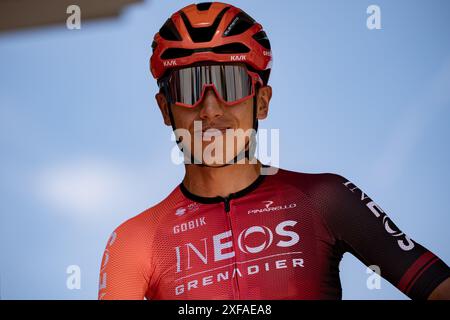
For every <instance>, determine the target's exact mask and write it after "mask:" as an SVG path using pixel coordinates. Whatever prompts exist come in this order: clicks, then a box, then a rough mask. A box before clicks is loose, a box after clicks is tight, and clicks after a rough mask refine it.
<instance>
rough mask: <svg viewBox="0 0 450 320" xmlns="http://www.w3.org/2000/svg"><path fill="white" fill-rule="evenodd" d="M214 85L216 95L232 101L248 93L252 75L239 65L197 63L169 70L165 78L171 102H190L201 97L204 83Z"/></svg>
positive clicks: (190, 103)
mask: <svg viewBox="0 0 450 320" xmlns="http://www.w3.org/2000/svg"><path fill="white" fill-rule="evenodd" d="M210 84H212V85H214V87H215V89H216V91H217V93H218V94H219V95H220V98H221V99H222V100H223V101H225V102H227V103H231V102H235V101H238V100H240V99H243V98H245V97H248V96H250V95H251V94H252V89H253V88H252V79H251V77H250V75H249V73H248V71H247V68H246V67H245V66H243V65H224V64H222V65H200V66H194V67H188V68H183V69H178V70H173V71H172V73H171V74H170V76H169V78H168V79H167V82H166V86H167V94H168V95H169V100H170V102H171V103H177V102H178V103H181V104H184V105H188V106H193V105H194V104H195V103H196V102H198V101H199V100H200V99H201V98H202V93H203V87H204V85H210Z"/></svg>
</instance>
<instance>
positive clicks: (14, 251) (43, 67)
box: [0, 0, 450, 299]
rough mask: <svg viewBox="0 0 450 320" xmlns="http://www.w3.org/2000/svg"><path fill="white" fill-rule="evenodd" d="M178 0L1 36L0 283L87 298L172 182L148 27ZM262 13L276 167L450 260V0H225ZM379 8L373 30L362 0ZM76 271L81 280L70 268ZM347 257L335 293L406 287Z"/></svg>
mask: <svg viewBox="0 0 450 320" xmlns="http://www.w3.org/2000/svg"><path fill="white" fill-rule="evenodd" d="M189 3H191V2H188V1H158V2H157V1H150V2H149V1H147V2H145V3H144V4H143V5H142V4H141V5H135V6H131V7H130V8H129V9H127V10H126V11H125V12H124V13H123V14H122V15H121V16H120V18H118V19H107V20H102V21H97V22H86V23H83V22H82V28H81V30H68V29H66V28H65V25H61V26H54V27H46V28H42V29H37V30H33V31H21V32H13V33H4V34H0V147H1V149H0V150H1V155H2V156H1V158H0V164H1V166H0V174H1V180H0V194H1V196H0V197H1V202H0V212H1V216H0V222H1V223H0V250H1V260H0V295H1V298H3V299H80V298H81V299H95V298H96V294H97V284H98V271H99V265H100V259H101V255H102V252H103V249H104V246H105V244H106V240H107V238H108V236H109V234H110V232H111V231H112V230H113V229H114V228H115V227H116V226H117V225H118V224H120V223H121V222H122V221H124V220H125V219H127V218H129V217H132V216H134V215H136V214H138V213H139V212H141V211H143V210H145V209H146V208H148V207H150V206H152V205H154V204H156V203H157V202H159V201H160V200H162V199H163V198H164V197H165V196H166V195H167V194H168V193H169V192H170V191H171V190H172V189H173V188H174V187H175V186H176V185H177V184H178V183H179V182H180V181H181V179H182V176H183V172H184V169H183V167H182V166H175V165H173V164H172V163H171V161H170V151H171V150H172V147H173V142H172V141H171V139H170V137H171V130H170V128H169V127H166V126H164V125H163V122H162V117H161V115H160V114H159V111H158V108H157V106H156V103H155V100H154V94H155V92H156V89H157V87H156V84H155V81H154V80H153V78H152V77H151V75H150V73H149V68H148V59H149V56H150V54H151V47H150V45H151V42H152V38H153V35H154V33H155V32H157V30H158V29H159V27H160V26H161V25H162V24H163V23H164V21H165V20H166V19H167V18H168V17H169V16H170V14H171V13H172V12H174V11H176V10H177V9H179V8H181V7H182V6H184V5H187V4H189ZM230 3H232V4H235V5H236V6H238V7H241V8H242V9H244V10H245V11H247V12H248V13H249V14H250V15H251V16H252V17H254V18H255V19H257V20H258V21H259V22H260V23H262V24H263V25H264V28H265V30H266V31H267V34H268V36H269V38H270V40H271V44H272V48H273V56H274V62H273V71H272V75H271V79H270V84H271V85H272V87H273V99H272V102H271V106H270V107H271V109H270V113H269V117H268V119H267V120H265V121H263V122H261V123H260V126H261V127H262V128H278V129H280V166H281V167H283V168H286V169H290V170H295V171H302V172H335V173H338V174H341V175H343V176H345V177H347V178H348V179H350V180H352V181H353V182H354V183H355V184H357V185H358V186H359V187H360V188H361V189H363V190H364V191H365V192H366V193H368V194H369V196H370V197H371V198H372V199H374V200H375V201H376V202H377V203H378V204H379V205H380V206H381V207H382V208H383V209H384V211H386V212H387V213H388V214H389V216H390V217H391V218H392V220H393V221H394V222H395V223H396V224H397V225H398V226H399V227H400V228H401V229H402V230H403V231H405V232H406V233H408V234H409V235H410V236H411V237H412V238H413V239H415V240H416V241H418V242H419V243H421V244H422V245H424V246H426V247H428V248H429V249H430V250H432V251H433V252H434V253H436V254H437V255H438V256H440V257H441V258H442V259H443V260H444V261H446V262H447V264H448V263H450V250H449V243H450V241H449V240H450V236H449V234H448V230H449V227H450V217H449V213H450V205H449V203H448V202H447V201H446V200H447V199H448V192H449V189H448V186H447V181H449V179H450V169H449V167H448V163H450V153H449V142H448V140H449V137H450V131H449V126H448V123H449V119H450V90H449V89H450V42H449V41H448V39H450V28H449V27H448V16H447V13H448V12H450V11H449V9H450V3H449V2H448V1H444V0H442V1H437V0H434V1H425V0H423V1H400V0H398V1H376V2H373V1H361V0H352V1H317V0H316V1H293V0H292V1H283V2H282V5H281V4H280V1H264V4H263V5H262V2H261V1H256V0H247V1H230ZM371 4H377V5H379V6H380V8H381V19H382V20H381V21H382V29H381V30H368V29H367V27H366V19H367V14H366V8H367V7H368V6H369V5H371ZM69 265H78V266H80V269H81V289H79V290H69V289H67V287H66V279H67V276H68V275H67V274H66V268H67V267H68V266H69ZM366 279H367V274H366V268H365V267H364V265H363V264H362V263H360V262H359V261H358V260H357V259H356V258H354V257H353V256H351V255H349V254H346V255H345V256H344V259H343V261H342V264H341V281H342V287H343V297H344V298H345V299H381V298H383V299H405V298H406V296H405V295H403V294H402V293H401V292H399V291H398V290H397V289H395V287H393V286H392V285H390V284H389V283H387V282H386V281H383V282H382V287H381V289H380V290H368V289H367V287H366Z"/></svg>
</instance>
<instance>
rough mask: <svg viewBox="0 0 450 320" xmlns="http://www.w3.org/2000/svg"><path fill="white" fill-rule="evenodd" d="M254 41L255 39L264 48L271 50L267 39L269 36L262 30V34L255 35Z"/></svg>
mask: <svg viewBox="0 0 450 320" xmlns="http://www.w3.org/2000/svg"><path fill="white" fill-rule="evenodd" d="M253 39H255V40H256V41H257V42H258V43H259V44H260V45H262V46H263V47H264V48H266V49H269V50H270V42H269V38H267V34H266V33H265V32H264V31H262V30H261V31H260V32H258V33H255V34H254V35H253Z"/></svg>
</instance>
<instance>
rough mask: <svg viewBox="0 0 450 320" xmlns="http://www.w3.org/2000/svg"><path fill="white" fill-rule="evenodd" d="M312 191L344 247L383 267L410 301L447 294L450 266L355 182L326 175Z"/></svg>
mask: <svg viewBox="0 0 450 320" xmlns="http://www.w3.org/2000/svg"><path fill="white" fill-rule="evenodd" d="M308 192H309V193H310V197H311V199H312V200H313V202H314V203H315V205H316V206H317V207H318V208H319V209H320V211H321V212H322V215H323V216H324V221H325V222H326V224H327V226H328V228H329V229H330V232H331V233H332V235H333V237H334V238H335V240H336V242H337V244H339V246H340V248H343V249H342V250H345V251H347V252H350V253H352V254H353V255H354V256H356V257H357V258H358V259H359V260H361V261H362V262H363V263H364V264H365V265H367V266H370V265H376V266H378V268H379V269H380V272H381V276H382V277H383V278H385V279H386V280H388V281H389V282H390V283H392V284H393V285H394V286H396V287H397V288H398V289H399V290H401V291H402V292H403V293H405V294H406V295H407V296H408V297H410V298H411V299H427V298H429V297H446V296H448V284H445V283H444V282H447V281H448V280H447V279H448V278H449V277H450V268H449V267H448V266H447V265H446V264H445V263H444V262H443V261H442V260H441V259H439V258H438V257H437V256H436V255H434V254H433V253H432V252H431V251H429V250H428V249H426V248H424V247H423V246H421V245H420V244H419V243H417V242H415V241H413V240H412V239H411V238H410V237H408V236H407V235H406V234H405V233H403V232H402V231H401V230H400V229H399V228H398V227H397V226H396V225H395V224H394V222H393V221H392V220H391V219H390V218H389V217H388V216H387V214H386V213H385V212H384V211H383V209H381V207H380V206H378V204H376V203H375V202H374V201H373V200H372V199H371V198H370V197H369V196H368V195H367V194H366V193H365V192H364V191H362V190H361V189H359V188H358V187H357V186H356V185H355V184H353V183H352V182H350V181H348V180H347V179H346V178H344V177H342V176H340V175H337V174H322V175H321V176H320V178H319V182H317V181H316V183H314V185H312V186H311V187H310V188H309V190H308ZM436 290H437V291H436ZM435 291H436V293H435Z"/></svg>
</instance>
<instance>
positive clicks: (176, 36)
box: [159, 18, 181, 41]
mask: <svg viewBox="0 0 450 320" xmlns="http://www.w3.org/2000/svg"><path fill="white" fill-rule="evenodd" d="M159 35H160V36H161V37H163V38H164V39H166V40H171V41H181V36H180V33H179V32H178V30H177V27H175V24H174V23H173V21H172V19H171V18H169V19H167V21H166V23H164V25H163V26H162V27H161V29H159Z"/></svg>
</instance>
